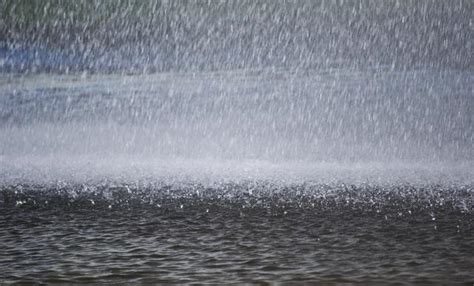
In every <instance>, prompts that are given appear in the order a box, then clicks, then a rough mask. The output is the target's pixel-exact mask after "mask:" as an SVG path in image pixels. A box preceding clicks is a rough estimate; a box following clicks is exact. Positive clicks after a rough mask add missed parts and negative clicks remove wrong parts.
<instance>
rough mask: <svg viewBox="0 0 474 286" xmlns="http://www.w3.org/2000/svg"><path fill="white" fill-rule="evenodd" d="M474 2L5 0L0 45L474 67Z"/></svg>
mask: <svg viewBox="0 0 474 286" xmlns="http://www.w3.org/2000/svg"><path fill="white" fill-rule="evenodd" d="M473 6H474V2H473V1H471V0H456V1H436V0H435V1H427V0H411V1H410V0H406V1H375V0H367V1H365V0H364V1H343V0H338V1H322V0H299V1H296V0H294V1H270V0H269V1H258V0H257V1H255V0H228V1H219V0H207V1H204V0H203V1H196V0H163V1H138V0H137V1H132V0H74V1H70V0H38V1H33V0H3V1H0V45H1V46H0V47H1V48H2V50H3V53H4V54H6V55H7V56H8V57H9V58H14V57H15V51H30V52H31V51H36V54H44V53H46V54H48V55H49V54H50V53H54V56H47V57H43V58H46V60H42V59H43V58H41V57H40V56H32V57H29V58H32V60H31V61H29V60H26V61H23V62H24V65H26V66H28V65H33V64H34V62H35V61H36V63H38V62H40V64H39V65H40V66H39V68H41V63H43V62H45V61H48V59H49V58H54V59H55V60H56V61H57V62H58V63H57V67H56V68H64V66H67V68H72V69H150V70H174V69H178V70H189V69H199V70H201V69H206V70H209V69H211V70H212V69H235V68H247V67H255V68H259V67H290V68H300V67H301V68H305V67H314V66H318V65H325V64H334V63H335V64H347V65H369V66H370V65H390V66H394V67H412V66H418V65H429V66H434V67H438V68H459V69H471V68H472V67H473V61H472V54H473V53H472V37H473V32H472V31H473V30H472V29H473V28H472V19H474V12H473V10H474V7H473ZM38 51H39V52H38ZM58 55H59V56H58ZM0 56H1V54H0ZM35 57H36V58H35ZM63 58H67V59H68V60H61V59H63ZM10 61H11V62H14V59H11V60H10ZM44 64H46V63H44ZM68 65H69V66H68ZM52 68H55V67H54V65H53V67H52Z"/></svg>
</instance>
